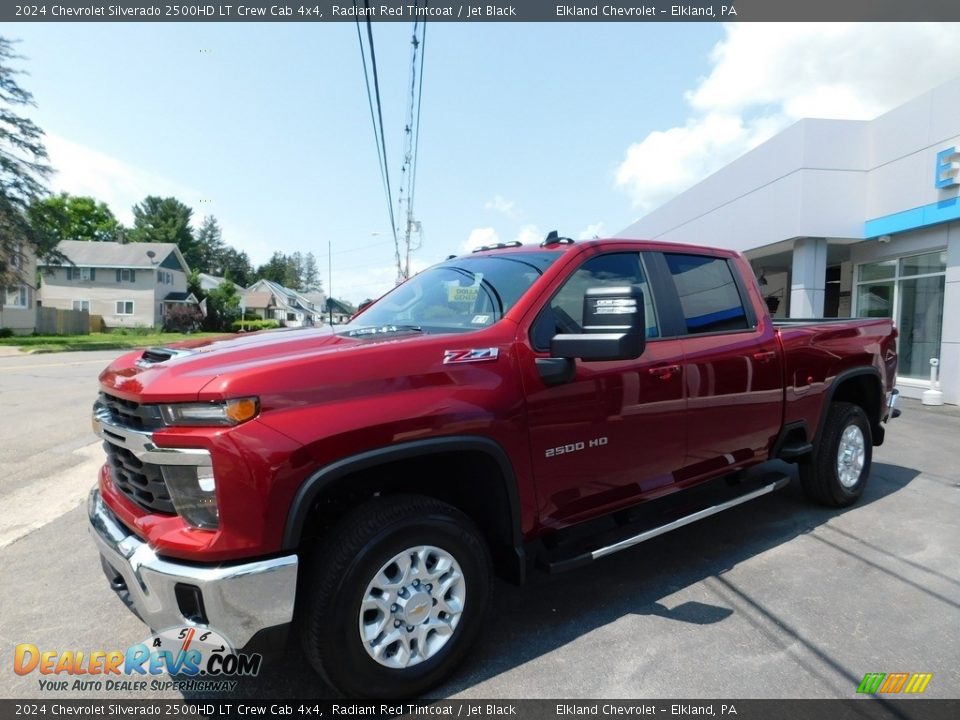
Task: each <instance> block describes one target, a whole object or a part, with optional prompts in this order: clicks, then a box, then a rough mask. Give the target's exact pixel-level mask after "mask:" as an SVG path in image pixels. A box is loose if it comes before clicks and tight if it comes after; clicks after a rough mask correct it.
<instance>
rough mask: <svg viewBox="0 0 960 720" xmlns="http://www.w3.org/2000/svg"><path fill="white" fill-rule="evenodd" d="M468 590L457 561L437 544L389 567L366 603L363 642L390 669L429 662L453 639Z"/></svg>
mask: <svg viewBox="0 0 960 720" xmlns="http://www.w3.org/2000/svg"><path fill="white" fill-rule="evenodd" d="M466 593H467V586H466V582H465V580H464V577H463V572H462V571H461V570H460V565H459V564H458V563H457V561H456V559H455V558H454V557H453V556H452V555H451V554H450V553H448V552H447V551H445V550H441V549H440V548H438V547H433V546H432V545H421V546H419V547H412V548H408V549H407V550H404V551H403V552H401V553H397V554H396V555H395V556H393V558H391V559H390V560H388V561H387V562H386V563H384V565H383V567H381V568H380V570H379V572H377V574H376V575H375V576H374V577H373V580H371V581H370V584H369V585H367V590H366V592H365V593H364V595H363V601H362V602H361V603H360V641H361V642H362V643H363V647H364V648H365V649H366V651H367V654H368V655H369V656H370V657H371V658H373V659H374V660H376V661H377V662H378V663H380V664H381V665H384V666H386V667H388V668H406V667H410V666H412V665H417V664H419V663H422V662H423V661H424V660H429V659H430V658H431V657H433V656H434V655H436V653H437V652H439V651H440V649H441V648H443V646H444V645H446V644H447V642H448V641H449V640H450V638H451V637H453V631H454V630H455V629H456V627H457V624H458V623H459V622H460V617H461V615H462V614H463V605H464V601H465V599H466Z"/></svg>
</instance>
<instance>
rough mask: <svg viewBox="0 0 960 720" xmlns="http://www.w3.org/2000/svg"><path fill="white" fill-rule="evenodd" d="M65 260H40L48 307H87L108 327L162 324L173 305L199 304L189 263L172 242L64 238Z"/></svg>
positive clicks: (44, 300)
mask: <svg viewBox="0 0 960 720" xmlns="http://www.w3.org/2000/svg"><path fill="white" fill-rule="evenodd" d="M57 249H58V250H59V251H60V252H61V253H62V254H63V255H64V256H65V257H66V259H67V262H65V263H63V264H61V265H42V266H41V267H42V268H43V275H42V283H41V288H40V297H41V302H42V304H43V305H44V307H55V308H61V309H64V310H71V309H73V310H87V311H89V312H90V313H91V314H92V315H100V316H101V317H102V318H103V323H104V325H105V326H106V327H108V328H116V327H154V326H158V325H163V323H164V319H165V317H166V314H167V311H168V309H169V308H170V307H172V306H173V305H178V304H184V303H187V304H196V303H197V299H196V297H194V295H193V294H192V293H190V292H188V291H187V276H188V275H189V273H190V268H188V267H187V263H186V262H185V261H184V259H183V255H181V254H180V250H179V249H178V248H177V246H176V245H174V244H173V243H126V244H120V243H115V242H86V241H81V240H64V241H63V242H61V243H60V244H59V245H58V246H57Z"/></svg>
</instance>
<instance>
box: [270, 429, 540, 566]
mask: <svg viewBox="0 0 960 720" xmlns="http://www.w3.org/2000/svg"><path fill="white" fill-rule="evenodd" d="M457 451H473V452H477V451H479V452H482V453H484V454H486V455H488V456H489V457H490V458H491V459H492V460H493V461H494V462H495V463H496V464H497V466H498V467H499V469H500V473H501V476H502V478H503V485H504V491H505V493H506V497H507V502H508V503H509V506H510V508H509V510H510V528H511V534H512V537H511V538H510V541H511V543H512V545H513V547H514V549H516V550H518V551H521V552H522V547H523V539H522V538H523V536H522V533H521V531H520V497H519V493H518V492H517V478H516V475H515V473H514V472H513V465H512V464H511V463H510V458H509V457H508V456H507V453H506V451H504V449H503V448H502V447H500V445H499V444H498V443H496V442H494V441H493V440H491V439H489V438H485V437H480V436H474V435H453V436H444V437H436V438H426V439H424V440H413V441H411V442H405V443H398V444H396V445H387V446H386V447H381V448H376V449H374V450H367V451H365V452H362V453H358V454H356V455H350V456H348V457H345V458H341V459H340V460H337V461H335V462H332V463H330V464H329V465H326V466H324V467H322V468H320V469H319V470H317V471H316V472H314V473H313V474H311V475H310V477H308V478H307V479H306V480H304V482H303V484H301V485H300V487H299V488H298V490H297V493H296V495H294V497H293V501H292V502H291V504H290V510H289V511H288V513H287V522H286V525H285V527H284V530H283V550H284V551H289V550H296V548H297V547H298V546H299V544H300V536H301V534H302V533H303V527H304V524H305V523H306V521H307V517H308V516H309V514H310V509H311V508H312V507H313V503H314V501H315V500H316V499H317V497H319V496H320V494H321V493H322V492H323V491H324V490H325V489H327V488H328V487H330V486H331V485H333V484H334V483H336V482H337V481H338V480H340V479H341V478H343V477H345V476H347V475H349V474H351V473H354V472H357V471H360V470H369V469H370V468H374V467H376V466H378V465H383V464H385V463H388V462H393V461H396V460H408V459H410V458H415V457H423V456H426V455H436V454H439V453H450V452H457Z"/></svg>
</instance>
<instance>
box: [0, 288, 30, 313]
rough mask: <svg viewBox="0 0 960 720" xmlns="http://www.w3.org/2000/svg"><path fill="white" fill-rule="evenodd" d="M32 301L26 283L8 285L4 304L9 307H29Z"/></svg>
mask: <svg viewBox="0 0 960 720" xmlns="http://www.w3.org/2000/svg"><path fill="white" fill-rule="evenodd" d="M29 303H30V290H29V288H27V286H26V285H10V286H9V287H7V293H6V298H5V299H4V302H3V304H4V306H5V307H8V308H25V307H29Z"/></svg>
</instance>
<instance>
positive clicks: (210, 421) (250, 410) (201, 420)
mask: <svg viewBox="0 0 960 720" xmlns="http://www.w3.org/2000/svg"><path fill="white" fill-rule="evenodd" d="M259 412H260V401H259V400H258V399H257V398H255V397H247V398H235V399H233V400H222V401H220V402H209V403H173V404H171V405H161V406H160V415H161V416H162V417H163V422H164V423H165V424H167V425H239V424H240V423H245V422H246V421H247V420H252V419H253V418H255V417H256V416H257V413H259Z"/></svg>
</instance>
